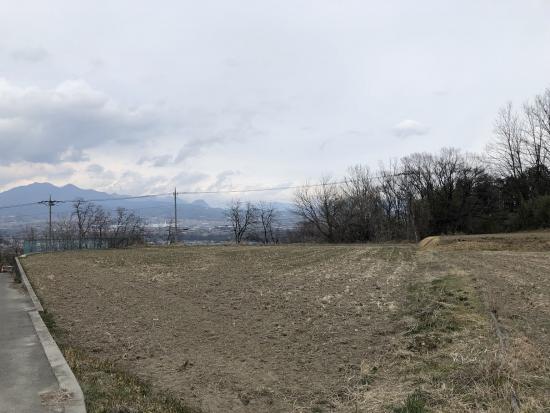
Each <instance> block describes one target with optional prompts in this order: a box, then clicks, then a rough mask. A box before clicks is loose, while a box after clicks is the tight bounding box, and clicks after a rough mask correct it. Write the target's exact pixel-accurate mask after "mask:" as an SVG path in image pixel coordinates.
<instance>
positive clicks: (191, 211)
mask: <svg viewBox="0 0 550 413" xmlns="http://www.w3.org/2000/svg"><path fill="white" fill-rule="evenodd" d="M50 196H51V198H52V200H54V201H64V202H61V203H58V204H56V205H55V206H54V207H53V209H52V216H53V217H54V219H57V218H59V217H63V216H68V215H69V214H70V213H71V211H72V202H71V201H73V200H77V199H84V200H101V201H100V202H96V203H97V204H98V205H101V206H102V207H103V208H105V209H106V210H108V211H114V210H116V209H117V208H119V207H122V208H126V209H129V210H132V211H134V212H135V213H136V214H138V215H140V216H141V217H143V218H146V219H147V220H148V221H149V222H150V223H152V224H162V223H164V222H167V221H169V220H170V219H171V218H172V217H173V214H174V200H173V198H172V197H171V196H166V197H155V198H139V199H119V198H125V197H127V196H126V195H119V194H109V193H106V192H100V191H95V190H92V189H82V188H79V187H77V186H75V185H72V184H69V185H64V186H56V185H52V184H50V183H33V184H30V185H25V186H19V187H16V188H12V189H10V190H7V191H5V192H0V229H9V228H14V227H21V226H24V225H28V224H31V223H45V222H46V221H47V219H48V207H47V205H37V204H35V203H36V202H40V201H47V200H48V199H49V198H50ZM20 204H33V205H28V206H19V207H16V208H2V207H4V206H12V205H20ZM274 206H275V207H276V208H277V209H278V210H279V215H280V217H281V219H283V220H284V221H285V222H288V221H289V220H290V221H292V220H293V219H294V217H293V215H292V213H291V212H290V209H291V205H290V204H288V203H284V202H275V203H274ZM180 220H181V221H183V222H185V223H186V224H191V225H198V224H201V223H206V224H208V225H209V226H214V225H220V224H223V223H225V217H224V209H223V208H219V207H212V206H210V205H209V204H208V203H207V202H206V201H204V200H202V199H198V200H194V201H192V202H185V201H184V200H182V199H181V198H178V221H180Z"/></svg>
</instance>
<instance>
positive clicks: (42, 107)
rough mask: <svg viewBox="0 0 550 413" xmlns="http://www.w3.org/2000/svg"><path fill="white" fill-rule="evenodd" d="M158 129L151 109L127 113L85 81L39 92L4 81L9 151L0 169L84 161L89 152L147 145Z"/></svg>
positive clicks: (2, 125)
mask: <svg viewBox="0 0 550 413" xmlns="http://www.w3.org/2000/svg"><path fill="white" fill-rule="evenodd" d="M159 128H160V121H159V119H158V117H157V115H156V113H155V112H154V111H153V110H152V109H151V108H137V109H130V108H127V107H124V106H122V105H120V104H118V103H117V102H116V101H114V100H113V99H112V98H110V97H109V96H108V95H106V94H104V93H102V92H100V91H98V90H95V89H93V88H92V87H90V86H89V85H88V84H87V83H85V82H83V81H80V80H74V81H66V82H63V83H61V84H60V85H59V86H57V87H55V88H53V89H40V88H36V87H29V88H21V87H18V86H15V85H13V84H11V83H9V82H8V81H6V80H2V79H0V140H1V141H2V143H3V145H5V147H9V148H10V156H9V157H2V158H0V163H11V162H17V161H23V160H24V161H29V162H41V163H59V162H65V161H71V162H75V161H82V160H86V159H87V157H86V154H85V153H84V152H85V151H86V150H87V149H89V148H93V147H97V146H99V145H102V144H104V143H107V142H112V141H132V140H139V139H145V138H148V137H150V136H152V135H154V134H155V132H156V131H158V130H159Z"/></svg>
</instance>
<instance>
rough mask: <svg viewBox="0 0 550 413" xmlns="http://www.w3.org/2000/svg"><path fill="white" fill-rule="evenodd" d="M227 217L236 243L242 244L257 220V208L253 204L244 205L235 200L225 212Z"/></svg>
mask: <svg viewBox="0 0 550 413" xmlns="http://www.w3.org/2000/svg"><path fill="white" fill-rule="evenodd" d="M225 216H226V218H227V219H228V221H229V223H230V225H231V228H232V230H233V235H234V237H235V243H236V244H240V243H241V241H242V240H243V238H244V236H245V235H246V233H247V231H249V229H250V228H251V227H252V225H253V224H254V222H255V220H256V208H255V207H254V205H253V204H252V203H251V202H246V203H244V204H243V202H241V201H240V200H234V201H232V202H231V204H230V205H229V207H228V208H227V210H226V211H225Z"/></svg>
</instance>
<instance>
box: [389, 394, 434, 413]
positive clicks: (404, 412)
mask: <svg viewBox="0 0 550 413" xmlns="http://www.w3.org/2000/svg"><path fill="white" fill-rule="evenodd" d="M393 412H394V413H426V412H428V410H427V408H426V393H424V392H423V391H421V390H415V391H414V393H412V394H410V395H409V396H408V397H407V399H406V400H405V402H404V405H403V406H399V407H394V408H393Z"/></svg>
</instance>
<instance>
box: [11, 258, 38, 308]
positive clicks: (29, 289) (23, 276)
mask: <svg viewBox="0 0 550 413" xmlns="http://www.w3.org/2000/svg"><path fill="white" fill-rule="evenodd" d="M15 262H16V264H17V269H18V270H19V276H20V277H21V281H22V282H23V284H25V288H26V289H27V292H28V293H29V295H30V297H31V300H32V303H33V304H34V309H35V310H36V311H39V312H43V311H44V309H43V308H42V304H41V303H40V300H39V299H38V297H37V296H36V294H35V292H34V290H33V288H32V285H31V283H30V282H29V279H28V278H27V274H26V273H25V270H24V269H23V266H22V265H21V262H19V258H17V257H15Z"/></svg>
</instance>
